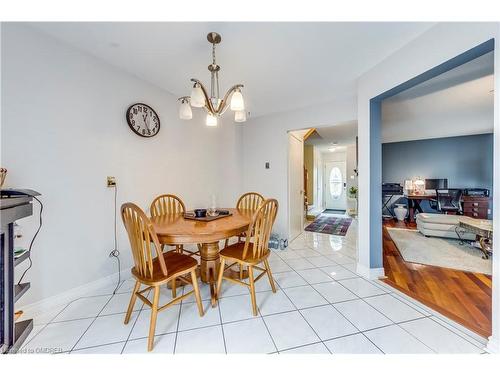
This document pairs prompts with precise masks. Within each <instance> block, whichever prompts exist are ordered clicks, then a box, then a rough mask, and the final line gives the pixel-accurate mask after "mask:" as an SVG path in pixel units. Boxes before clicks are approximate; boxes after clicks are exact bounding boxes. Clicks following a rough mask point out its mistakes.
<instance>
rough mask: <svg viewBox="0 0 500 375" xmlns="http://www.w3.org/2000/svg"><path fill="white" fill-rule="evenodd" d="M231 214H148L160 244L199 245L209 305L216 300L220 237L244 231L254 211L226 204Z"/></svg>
mask: <svg viewBox="0 0 500 375" xmlns="http://www.w3.org/2000/svg"><path fill="white" fill-rule="evenodd" d="M225 210H228V211H229V212H230V213H231V215H230V216H226V217H222V218H218V219H216V220H212V221H199V220H193V219H191V218H185V217H184V214H174V215H162V216H155V217H152V218H151V222H152V224H153V227H154V229H155V231H156V234H157V236H158V240H159V241H160V243H161V244H165V245H187V244H197V245H198V247H199V249H200V278H201V281H203V282H204V283H207V284H209V285H210V294H211V302H212V306H215V305H216V303H217V295H216V285H215V282H216V280H217V275H218V272H219V264H220V257H219V241H220V240H225V239H226V238H230V237H234V236H237V235H239V234H240V233H242V232H245V231H246V230H247V229H248V226H249V225H250V222H251V220H252V214H253V211H250V210H245V209H237V208H227V209H225Z"/></svg>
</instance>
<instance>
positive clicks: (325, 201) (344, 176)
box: [323, 159, 347, 211]
mask: <svg viewBox="0 0 500 375" xmlns="http://www.w3.org/2000/svg"><path fill="white" fill-rule="evenodd" d="M329 163H342V164H343V165H344V168H343V170H342V177H343V179H344V181H343V186H342V189H343V190H344V192H343V195H344V208H343V209H344V210H346V211H347V191H346V187H347V176H346V173H347V160H345V159H344V160H323V207H324V208H325V209H328V208H329V207H328V204H327V195H328V191H329V188H328V186H327V184H328V183H329V180H330V179H329V176H327V173H326V165H327V164H329Z"/></svg>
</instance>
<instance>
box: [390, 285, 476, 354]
mask: <svg viewBox="0 0 500 375" xmlns="http://www.w3.org/2000/svg"><path fill="white" fill-rule="evenodd" d="M390 294H393V293H390ZM398 296H400V297H401V298H402V299H405V301H402V300H401V299H399V298H397V297H394V298H396V299H397V300H398V301H400V302H402V303H404V304H406V305H407V306H409V307H411V308H413V309H414V310H416V311H418V310H417V309H416V308H415V307H413V306H411V305H410V304H409V303H412V302H411V301H408V300H406V298H409V297H407V296H406V295H404V296H402V295H398ZM415 306H417V307H419V306H418V305H415ZM424 306H425V305H424ZM419 308H420V307H419ZM426 308H428V307H427V306H426ZM428 309H429V308H428ZM428 312H429V313H430V315H428V316H425V315H424V316H425V317H426V318H429V319H432V318H435V319H438V320H441V322H439V321H436V323H437V324H439V325H440V326H442V327H443V328H446V329H448V330H449V331H450V332H452V333H453V334H455V335H456V336H458V337H460V338H462V339H464V340H465V341H467V342H468V343H469V344H471V345H474V346H475V347H477V348H478V349H484V347H483V346H479V345H476V344H475V343H474V342H471V341H470V340H473V341H476V342H477V340H476V339H474V338H473V337H471V336H469V335H468V334H467V333H466V332H463V331H461V330H460V329H458V328H456V329H457V330H458V331H459V332H461V333H462V334H464V335H465V336H467V338H465V337H463V336H461V335H459V334H457V333H456V332H453V330H451V329H450V328H449V327H446V326H445V324H449V323H447V322H446V321H443V320H442V319H440V317H438V316H437V315H435V314H434V313H433V312H432V310H429V311H428ZM420 313H421V312H420ZM422 315H423V314H422ZM432 320H433V319H432ZM434 321H435V320H434ZM405 323H406V322H405ZM443 323H444V324H443ZM401 328H402V327H401ZM412 336H413V335H412ZM469 339H470V340H469ZM477 343H478V344H480V343H479V342H477Z"/></svg>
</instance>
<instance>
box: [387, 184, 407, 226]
mask: <svg viewBox="0 0 500 375" xmlns="http://www.w3.org/2000/svg"><path fill="white" fill-rule="evenodd" d="M398 195H403V187H402V186H401V184H399V183H392V182H389V183H383V184H382V217H383V218H393V217H394V211H393V210H392V207H391V201H392V198H394V197H395V196H398ZM384 211H387V212H388V213H389V214H384Z"/></svg>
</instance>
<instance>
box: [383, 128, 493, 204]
mask: <svg viewBox="0 0 500 375" xmlns="http://www.w3.org/2000/svg"><path fill="white" fill-rule="evenodd" d="M414 177H422V178H447V179H448V187H449V188H487V189H490V193H492V188H493V134H479V135H467V136H461V137H449V138H434V139H425V140H418V141H407V142H394V143H384V144H383V145H382V181H383V182H399V183H401V184H403V183H404V180H406V179H411V178H414ZM422 203H424V204H422V208H423V209H424V211H431V209H430V207H429V206H428V204H427V203H426V202H422Z"/></svg>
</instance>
